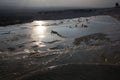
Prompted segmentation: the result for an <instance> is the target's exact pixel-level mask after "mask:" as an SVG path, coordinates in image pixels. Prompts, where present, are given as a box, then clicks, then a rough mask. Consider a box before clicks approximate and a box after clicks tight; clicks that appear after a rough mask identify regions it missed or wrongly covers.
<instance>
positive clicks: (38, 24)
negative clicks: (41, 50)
mask: <svg viewBox="0 0 120 80" xmlns="http://www.w3.org/2000/svg"><path fill="white" fill-rule="evenodd" d="M32 24H33V25H34V28H33V29H32V34H33V35H32V38H33V39H35V40H37V42H38V43H36V45H38V44H39V47H43V46H45V45H43V44H41V45H40V43H41V41H42V39H43V38H45V36H46V33H47V32H46V30H47V28H46V26H42V25H43V24H45V22H44V21H34V22H33V23H32Z"/></svg>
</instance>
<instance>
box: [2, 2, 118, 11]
mask: <svg viewBox="0 0 120 80" xmlns="http://www.w3.org/2000/svg"><path fill="white" fill-rule="evenodd" d="M116 2H119V3H120V0H0V8H2V9H6V8H50V7H80V8H88V7H91V8H93V7H112V6H114V4H115V3H116Z"/></svg>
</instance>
